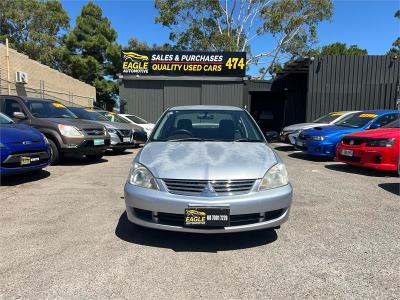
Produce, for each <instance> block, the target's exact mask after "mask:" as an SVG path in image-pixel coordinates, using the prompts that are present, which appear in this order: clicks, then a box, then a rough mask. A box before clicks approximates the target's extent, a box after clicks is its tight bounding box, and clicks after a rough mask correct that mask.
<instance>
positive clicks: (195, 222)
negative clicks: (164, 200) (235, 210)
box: [184, 206, 230, 227]
mask: <svg viewBox="0 0 400 300" xmlns="http://www.w3.org/2000/svg"><path fill="white" fill-rule="evenodd" d="M184 218H185V219H184V224H185V226H204V227H206V226H217V227H218V226H220V227H226V226H229V224H230V209H229V207H215V206H213V207H189V208H186V209H185V215H184Z"/></svg>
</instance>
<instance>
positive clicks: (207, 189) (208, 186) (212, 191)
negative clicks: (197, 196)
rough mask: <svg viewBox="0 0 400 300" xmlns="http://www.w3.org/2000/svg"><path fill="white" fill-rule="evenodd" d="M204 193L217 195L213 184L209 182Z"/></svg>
mask: <svg viewBox="0 0 400 300" xmlns="http://www.w3.org/2000/svg"><path fill="white" fill-rule="evenodd" d="M203 193H206V194H214V193H215V190H214V187H213V186H212V184H211V182H207V185H206V186H205V187H204V190H203Z"/></svg>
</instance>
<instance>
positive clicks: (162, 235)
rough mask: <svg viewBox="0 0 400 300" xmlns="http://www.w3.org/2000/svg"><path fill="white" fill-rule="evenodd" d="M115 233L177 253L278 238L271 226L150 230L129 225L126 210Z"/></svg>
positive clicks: (247, 245)
mask: <svg viewBox="0 0 400 300" xmlns="http://www.w3.org/2000/svg"><path fill="white" fill-rule="evenodd" d="M115 235H116V236H117V237H119V238H120V239H121V240H124V241H126V242H129V243H134V244H139V245H145V246H152V247H160V248H168V249H172V250H174V251H176V252H211V253H216V252H218V251H228V250H237V249H246V248H251V247H257V246H262V245H266V244H269V243H272V242H274V241H275V240H276V239H277V234H276V232H275V230H273V229H269V230H258V231H249V232H244V233H229V234H210V235H204V234H193V233H182V232H170V231H164V230H155V229H149V228H144V227H140V226H137V225H135V224H132V223H131V222H130V221H129V220H128V218H127V216H126V212H124V213H123V214H122V215H121V217H120V219H119V221H118V225H117V228H116V229H115Z"/></svg>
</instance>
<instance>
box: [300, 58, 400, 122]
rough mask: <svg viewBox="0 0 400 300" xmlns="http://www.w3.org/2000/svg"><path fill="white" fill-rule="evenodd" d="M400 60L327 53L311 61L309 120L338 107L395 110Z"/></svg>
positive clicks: (308, 97) (342, 108)
mask: <svg viewBox="0 0 400 300" xmlns="http://www.w3.org/2000/svg"><path fill="white" fill-rule="evenodd" d="M399 77H400V60H399V59H393V58H391V57H390V56H373V55H368V56H367V55H366V56H345V55H337V56H336V55H327V56H321V57H316V58H315V60H314V61H313V62H311V63H310V69H309V76H308V78H309V80H308V93H307V113H306V119H307V121H311V120H314V119H315V118H317V117H319V116H321V115H323V114H326V113H329V112H331V111H338V110H366V109H394V108H395V107H396V86H397V82H398V80H399Z"/></svg>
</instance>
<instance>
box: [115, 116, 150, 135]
mask: <svg viewBox="0 0 400 300" xmlns="http://www.w3.org/2000/svg"><path fill="white" fill-rule="evenodd" d="M119 116H121V117H122V118H124V119H125V120H127V121H128V122H130V123H132V124H135V125H137V126H140V127H142V128H143V129H144V131H146V133H147V136H148V137H149V136H150V133H151V131H152V130H153V128H154V124H153V123H149V122H147V121H146V120H144V119H142V118H139V117H138V116H135V115H129V114H119Z"/></svg>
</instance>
